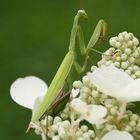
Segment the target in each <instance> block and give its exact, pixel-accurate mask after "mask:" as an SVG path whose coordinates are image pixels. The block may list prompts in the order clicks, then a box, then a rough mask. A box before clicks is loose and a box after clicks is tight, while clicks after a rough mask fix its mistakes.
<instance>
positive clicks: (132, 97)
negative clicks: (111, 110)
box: [119, 79, 140, 102]
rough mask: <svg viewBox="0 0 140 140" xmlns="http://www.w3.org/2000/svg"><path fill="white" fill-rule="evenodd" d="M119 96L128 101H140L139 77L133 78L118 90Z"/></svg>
mask: <svg viewBox="0 0 140 140" xmlns="http://www.w3.org/2000/svg"><path fill="white" fill-rule="evenodd" d="M119 93H120V95H119V96H120V97H121V98H124V99H126V100H127V101H129V102H134V101H140V79H136V80H133V82H131V83H130V84H128V85H127V86H125V87H124V89H123V90H120V92H119Z"/></svg>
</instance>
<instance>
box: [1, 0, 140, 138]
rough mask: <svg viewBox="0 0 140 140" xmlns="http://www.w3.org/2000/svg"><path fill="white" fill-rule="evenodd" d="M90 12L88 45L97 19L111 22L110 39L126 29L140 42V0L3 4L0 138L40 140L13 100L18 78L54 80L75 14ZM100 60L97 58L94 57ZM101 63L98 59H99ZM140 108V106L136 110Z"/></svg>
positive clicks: (16, 0)
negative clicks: (11, 89)
mask: <svg viewBox="0 0 140 140" xmlns="http://www.w3.org/2000/svg"><path fill="white" fill-rule="evenodd" d="M81 8H83V9H85V10H86V11H87V13H88V15H89V20H88V21H85V22H83V23H82V26H83V29H84V34H85V40H86V42H88V39H89V37H90V36H91V34H92V32H93V29H94V27H95V25H96V24H97V22H98V20H99V19H101V18H103V19H104V20H105V21H106V22H107V23H108V33H107V38H106V41H105V43H104V44H103V46H102V47H101V48H99V49H100V50H102V51H103V50H105V49H106V48H108V47H109V46H108V41H107V40H108V39H109V38H110V37H111V36H114V35H117V34H118V33H119V32H122V31H124V30H127V31H130V32H133V33H134V34H135V36H137V37H138V39H140V29H139V28H140V1H139V0H133V1H132V0H106V1H105V0H67V1H66V0H59V1H54V0H40V1H35V0H12V1H11V0H1V1H0V139H1V140H9V139H10V140H39V139H40V137H38V136H36V135H35V134H34V133H29V134H26V133H25V130H26V128H27V125H28V123H29V121H30V118H31V111H30V110H28V109H26V108H22V107H20V106H18V105H17V104H16V103H14V102H13V101H12V100H11V98H10V96H9V89H10V85H11V83H12V82H13V81H14V80H15V79H16V78H18V77H24V76H26V75H35V76H38V77H40V78H42V79H44V80H45V81H46V82H47V83H48V85H49V84H50V82H51V79H52V78H53V76H54V74H55V72H56V70H57V68H58V66H59V64H60V63H61V61H62V59H63V57H64V55H65V53H66V52H67V49H68V44H69V36H70V31H71V27H72V23H73V18H74V15H75V14H76V12H77V10H78V9H81ZM97 57H98V59H100V57H99V55H98V56H97V55H95V56H94V59H96V58H97ZM96 61H97V59H96ZM137 109H138V108H137Z"/></svg>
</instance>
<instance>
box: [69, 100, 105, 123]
mask: <svg viewBox="0 0 140 140" xmlns="http://www.w3.org/2000/svg"><path fill="white" fill-rule="evenodd" d="M71 107H72V108H73V109H74V110H75V111H76V112H78V113H80V114H81V116H82V117H83V119H85V120H87V121H88V122H89V123H91V124H101V123H104V122H105V120H104V117H105V116H106V114H107V109H106V108H105V107H104V106H102V105H87V104H86V103H85V102H83V101H81V100H80V99H79V98H75V99H73V100H72V101H71Z"/></svg>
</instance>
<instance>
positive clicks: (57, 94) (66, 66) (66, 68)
mask: <svg viewBox="0 0 140 140" xmlns="http://www.w3.org/2000/svg"><path fill="white" fill-rule="evenodd" d="M80 18H83V19H87V18H88V16H87V14H86V12H85V11H84V10H79V11H78V13H77V15H76V16H75V18H74V23H73V27H72V32H71V36H70V44H69V51H68V53H67V54H66V56H65V57H64V59H63V61H62V63H61V65H60V67H59V69H58V71H57V72H56V75H55V76H54V78H53V80H52V82H51V84H50V86H49V88H48V91H47V94H46V95H45V96H44V98H43V101H42V102H41V103H40V105H39V106H38V108H37V111H36V112H35V113H34V115H33V116H32V118H31V122H32V123H36V122H38V121H40V120H41V119H42V118H43V117H45V116H46V115H48V114H49V112H50V111H52V109H53V108H54V106H55V107H56V106H57V105H56V104H58V105H59V104H60V105H61V103H62V102H63V101H64V100H65V99H67V97H68V95H69V93H68V94H62V92H63V89H65V83H66V81H68V79H69V77H70V73H71V71H72V69H73V67H75V68H76V70H77V71H78V72H80V73H82V72H83V71H84V70H85V68H86V66H87V62H88V59H89V55H88V54H89V52H90V51H91V50H92V49H93V47H94V46H95V44H96V43H97V42H98V41H99V42H100V41H101V40H102V39H103V38H104V36H105V33H106V23H105V21H104V20H100V21H99V22H98V24H97V26H96V28H95V30H94V32H93V34H92V36H91V39H90V41H89V43H88V45H87V47H85V43H84V37H83V33H82V29H81V27H80V25H79V19H80ZM78 42H79V43H78ZM76 43H78V45H79V48H80V52H81V54H82V56H84V57H85V59H84V64H83V67H81V66H80V65H79V64H78V62H76V61H75V56H76V52H75V47H76ZM64 92H65V91H64Z"/></svg>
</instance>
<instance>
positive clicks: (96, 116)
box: [84, 105, 107, 124]
mask: <svg viewBox="0 0 140 140" xmlns="http://www.w3.org/2000/svg"><path fill="white" fill-rule="evenodd" d="M106 114H107V109H106V108H105V107H104V106H102V105H87V113H86V114H85V115H84V118H85V119H86V120H87V121H88V122H90V123H91V124H101V123H104V122H105V120H104V117H105V116H106Z"/></svg>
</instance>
